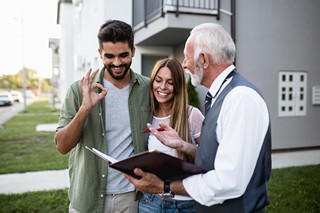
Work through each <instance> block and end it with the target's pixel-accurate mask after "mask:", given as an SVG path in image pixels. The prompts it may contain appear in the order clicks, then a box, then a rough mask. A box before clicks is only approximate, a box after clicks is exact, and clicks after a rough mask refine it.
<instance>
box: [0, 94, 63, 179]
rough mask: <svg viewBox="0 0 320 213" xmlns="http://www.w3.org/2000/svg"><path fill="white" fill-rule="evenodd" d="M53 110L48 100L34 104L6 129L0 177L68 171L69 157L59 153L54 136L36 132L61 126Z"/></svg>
mask: <svg viewBox="0 0 320 213" xmlns="http://www.w3.org/2000/svg"><path fill="white" fill-rule="evenodd" d="M51 109H52V108H51V106H50V104H49V102H48V100H41V101H37V102H34V103H33V104H31V105H29V106H28V110H27V112H22V113H19V114H18V115H16V116H14V117H13V118H12V119H11V120H9V121H8V122H6V123H5V124H4V125H3V126H2V128H1V129H0V149H1V153H0V174H5V173H16V172H27V171H39V170H52V169H65V168H67V166H68V155H61V154H60V153H59V152H58V151H57V150H56V148H55V143H54V132H37V131H36V126H37V125H38V124H48V123H57V122H58V119H59V113H58V112H53V111H51ZM39 162H40V163H39Z"/></svg>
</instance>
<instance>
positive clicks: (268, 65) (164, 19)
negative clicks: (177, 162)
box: [58, 0, 320, 150]
mask: <svg viewBox="0 0 320 213" xmlns="http://www.w3.org/2000/svg"><path fill="white" fill-rule="evenodd" d="M319 8H320V1H318V0H307V1H299V0H283V1H276V0H270V1H256V0H243V1H237V2H236V1H235V0H226V1H221V0H197V1H195V0H180V1H178V0H132V1H128V0H118V1H113V0H73V1H71V0H60V1H59V3H58V23H59V24H60V25H61V32H62V34H61V40H60V50H59V53H60V87H61V88H60V89H59V91H60V93H59V97H60V98H61V99H64V97H65V92H66V89H67V88H68V86H69V85H70V84H71V83H72V82H73V81H75V80H78V79H80V77H82V76H83V75H84V74H85V73H86V72H87V71H88V70H89V69H90V68H93V69H97V68H101V67H102V62H101V60H100V59H99V54H98V42H97V33H98V29H99V27H100V25H101V24H102V23H103V22H104V21H106V20H108V19H119V20H123V21H125V22H127V23H129V24H131V25H132V27H133V29H134V32H135V45H136V55H135V57H134V61H133V63H132V69H133V70H134V71H135V72H137V73H141V74H143V75H146V76H149V74H150V72H151V69H152V67H153V64H154V63H155V61H156V60H158V59H159V58H162V57H175V58H177V59H178V60H180V61H181V62H182V60H183V48H184V43H185V41H186V39H187V37H188V35H189V33H190V30H191V29H192V28H193V27H194V26H196V25H197V24H200V23H204V22H213V23H218V24H221V25H223V26H224V28H225V29H226V30H227V31H228V32H229V33H230V34H231V35H232V37H233V39H234V41H235V43H236V47H237V55H236V62H235V64H236V67H237V70H238V72H240V73H241V74H242V75H244V76H245V77H246V78H247V79H249V80H250V81H252V82H253V83H254V84H255V85H257V87H258V88H260V90H261V92H262V94H263V95H264V98H265V100H266V102H267V104H268V107H269V110H270V117H271V122H272V137H273V144H272V145H273V150H282V149H300V148H320V131H319V130H318V129H319V127H320V71H319V67H320V60H319V56H318V50H319V49H320V27H319V26H318V25H319V24H318V23H319V22H320V13H318V9H319ZM197 91H198V93H199V99H200V103H203V100H204V94H205V92H206V89H205V88H203V87H201V86H200V87H198V88H197ZM202 110H203V109H202Z"/></svg>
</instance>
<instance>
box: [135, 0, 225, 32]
mask: <svg viewBox="0 0 320 213" xmlns="http://www.w3.org/2000/svg"><path fill="white" fill-rule="evenodd" d="M132 4H133V28H134V30H138V29H140V28H142V27H145V26H146V25H147V24H149V23H150V22H152V21H154V20H155V19H157V18H159V17H162V16H164V14H165V13H175V14H176V16H179V14H181V13H189V14H204V15H213V16H217V19H219V15H220V14H219V6H220V0H132Z"/></svg>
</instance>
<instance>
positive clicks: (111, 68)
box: [99, 42, 134, 80]
mask: <svg viewBox="0 0 320 213" xmlns="http://www.w3.org/2000/svg"><path fill="white" fill-rule="evenodd" d="M99 53H100V57H101V59H102V60H103V64H104V66H105V69H106V70H107V71H108V74H109V75H110V77H111V78H113V80H122V79H125V78H127V77H129V75H127V74H128V71H129V69H130V66H131V63H132V57H133V56H134V49H133V50H131V49H130V47H129V44H128V42H116V43H112V42H103V44H102V48H100V49H99Z"/></svg>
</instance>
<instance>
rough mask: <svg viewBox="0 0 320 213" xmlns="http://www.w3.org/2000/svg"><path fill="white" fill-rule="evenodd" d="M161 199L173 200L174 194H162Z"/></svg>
mask: <svg viewBox="0 0 320 213" xmlns="http://www.w3.org/2000/svg"><path fill="white" fill-rule="evenodd" d="M161 197H163V198H173V197H174V194H172V193H171V192H166V193H162V194H161Z"/></svg>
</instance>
